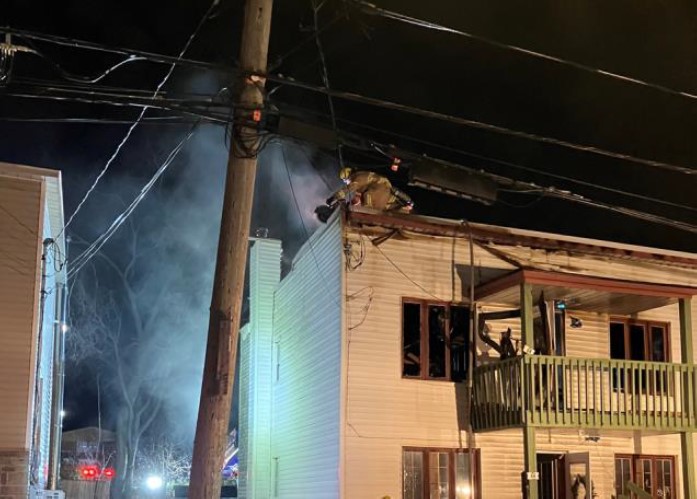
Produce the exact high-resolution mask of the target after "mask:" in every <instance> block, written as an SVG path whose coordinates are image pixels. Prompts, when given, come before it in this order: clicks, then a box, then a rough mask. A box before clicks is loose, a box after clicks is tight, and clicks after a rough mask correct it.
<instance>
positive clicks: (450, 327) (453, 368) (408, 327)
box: [402, 300, 470, 381]
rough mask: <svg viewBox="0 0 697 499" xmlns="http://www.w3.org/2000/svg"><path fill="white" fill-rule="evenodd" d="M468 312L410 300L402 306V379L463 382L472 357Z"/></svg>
mask: <svg viewBox="0 0 697 499" xmlns="http://www.w3.org/2000/svg"><path fill="white" fill-rule="evenodd" d="M469 335H470V317H469V308H468V307H466V306H460V305H451V304H446V303H434V302H426V301H417V300H413V301H412V300H409V301H405V302H404V303H403V305H402V376H404V377H408V378H421V379H441V380H452V381H462V380H464V379H465V378H466V377H467V370H468V368H469V361H470V359H469V357H470V348H469V346H470V338H469Z"/></svg>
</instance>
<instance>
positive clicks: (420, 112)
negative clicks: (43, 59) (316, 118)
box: [1, 0, 697, 175]
mask: <svg viewBox="0 0 697 499" xmlns="http://www.w3.org/2000/svg"><path fill="white" fill-rule="evenodd" d="M354 1H358V0H354ZM366 6H371V4H367V3H366ZM1 31H5V32H10V33H15V34H17V35H21V36H24V37H30V38H34V39H40V40H44V41H51V42H53V43H58V44H61V45H66V46H71V47H79V48H85V49H91V50H101V51H104V52H111V53H117V54H122V55H129V56H130V55H137V56H141V57H143V58H146V59H147V60H149V61H152V62H158V63H169V64H174V65H189V66H192V67H198V68H205V69H212V70H220V71H225V72H226V73H230V74H236V73H238V72H239V70H238V69H235V68H231V67H228V66H221V65H217V64H213V63H209V62H204V61H197V60H193V59H185V58H183V57H182V58H175V57H171V56H166V55H162V54H155V53H152V52H145V51H140V50H135V49H122V48H114V47H107V46H104V45H100V44H96V43H93V42H84V41H81V40H76V39H73V38H64V37H56V36H54V35H44V34H41V33H34V32H27V31H24V30H16V29H13V28H3V29H2V30H1ZM246 74H247V75H254V76H259V77H261V78H265V79H267V80H268V81H271V82H274V83H277V84H280V85H287V86H292V87H296V88H300V89H303V90H307V91H312V92H316V93H321V94H324V95H328V96H332V97H335V98H340V99H343V100H348V101H353V102H359V103H363V104H366V105H371V106H374V107H380V108H383V109H389V110H394V111H400V112H404V113H409V114H413V115H416V116H422V117H425V118H430V119H436V120H440V121H445V122H449V123H453V124H458V125H462V126H467V127H471V128H476V129H480V130H485V131H488V132H492V133H498V134H503V135H509V136H513V137H517V138H520V139H526V140H531V141H535V142H540V143H545V144H549V145H555V146H558V147H564V148H568V149H572V150H576V151H580V152H585V153H590V154H596V155H600V156H605V157H609V158H613V159H618V160H622V161H630V162H634V163H638V164H643V165H646V166H651V167H655V168H661V169H665V170H668V171H673V172H678V173H683V174H687V175H693V174H695V173H697V170H695V169H694V168H690V167H686V166H680V165H674V164H671V163H666V162H663V161H658V160H653V159H646V158H641V157H637V156H633V155H630V154H623V153H617V152H613V151H609V150H606V149H603V148H600V147H595V146H589V145H584V144H577V143H573V142H570V141H565V140H561V139H557V138H554V137H546V136H543V135H538V134H534V133H528V132H524V131H519V130H515V129H511V128H508V127H504V126H500V125H494V124H490V123H485V122H481V121H477V120H473V119H467V118H463V117H459V116H453V115H448V114H445V113H440V112H437V111H430V110H425V109H420V108H417V107H413V106H409V105H405V104H399V103H396V102H391V101H387V100H383V99H378V98H373V97H367V96H363V95H360V94H355V93H352V92H344V91H337V90H332V89H329V88H326V87H322V86H318V85H313V84H310V83H305V82H301V81H299V80H295V79H293V78H290V77H286V76H283V75H279V74H263V73H250V72H247V73H246ZM623 78H625V77H623ZM630 80H631V79H630ZM272 91H273V90H272ZM272 91H271V92H272Z"/></svg>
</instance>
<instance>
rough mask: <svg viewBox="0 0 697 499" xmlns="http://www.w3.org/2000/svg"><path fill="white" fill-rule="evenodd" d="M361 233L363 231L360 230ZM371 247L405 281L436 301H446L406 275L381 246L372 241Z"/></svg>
mask: <svg viewBox="0 0 697 499" xmlns="http://www.w3.org/2000/svg"><path fill="white" fill-rule="evenodd" d="M361 234H363V232H361ZM366 237H367V236H366ZM368 239H369V240H370V238H368ZM371 242H372V241H371ZM373 248H375V249H377V250H378V252H379V253H380V254H381V255H382V257H383V258H384V259H385V260H387V261H388V262H389V263H390V265H392V267H394V269H395V270H396V271H397V272H399V273H400V274H402V276H403V277H404V278H405V279H406V280H407V281H409V282H411V283H412V284H413V285H414V286H416V287H417V288H419V289H420V290H421V291H423V292H424V293H426V294H427V295H428V296H431V297H432V298H435V299H436V300H438V301H446V300H442V299H441V298H440V297H438V296H436V295H434V294H433V293H431V292H430V291H429V290H428V289H426V288H424V287H423V286H422V285H421V284H419V283H418V282H416V281H415V280H414V279H412V278H411V277H409V275H408V274H407V273H406V272H404V271H403V270H402V269H401V268H400V267H399V265H397V264H396V263H395V262H394V260H392V259H391V258H390V257H389V256H387V254H386V253H385V252H384V251H382V248H381V247H380V246H379V245H377V244H375V243H373Z"/></svg>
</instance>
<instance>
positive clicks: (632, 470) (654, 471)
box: [613, 454, 679, 499]
mask: <svg viewBox="0 0 697 499" xmlns="http://www.w3.org/2000/svg"><path fill="white" fill-rule="evenodd" d="M618 459H628V460H629V476H631V477H632V481H634V482H635V483H636V472H637V465H638V463H639V461H640V460H648V461H651V483H653V484H654V490H655V492H653V493H652V494H651V495H652V497H659V496H658V495H657V494H656V492H657V490H656V487H657V486H658V466H657V465H656V464H657V462H658V461H659V460H666V461H670V462H671V471H672V473H671V484H670V486H671V489H672V491H673V499H675V498H677V497H678V495H679V491H678V490H677V476H676V475H677V473H678V470H677V468H676V467H675V466H676V461H677V459H676V458H675V456H668V455H660V454H615V456H614V460H613V461H614V462H615V477H614V484H615V487H614V488H615V492H616V491H617V472H616V471H617V460H618ZM637 485H639V486H640V487H642V489H643V486H642V485H641V484H637ZM632 497H635V496H634V495H633V494H632Z"/></svg>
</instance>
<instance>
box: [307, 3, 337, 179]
mask: <svg viewBox="0 0 697 499" xmlns="http://www.w3.org/2000/svg"><path fill="white" fill-rule="evenodd" d="M310 3H311V5H312V19H313V23H314V33H315V43H316V45H317V52H318V54H319V59H320V62H321V68H322V71H321V73H322V82H323V83H324V86H325V87H326V88H328V89H329V88H331V86H330V85H329V71H328V70H327V60H326V58H325V56H324V48H323V46H322V39H321V38H320V36H319V10H320V9H321V8H322V5H324V3H321V4H319V5H317V1H316V0H310ZM327 103H328V104H329V114H330V116H331V119H332V129H333V130H334V133H335V134H336V111H335V110H334V99H333V98H332V96H331V95H327ZM336 156H337V159H338V160H339V168H341V167H343V166H344V159H343V157H342V153H341V142H339V143H338V144H337V146H336Z"/></svg>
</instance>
